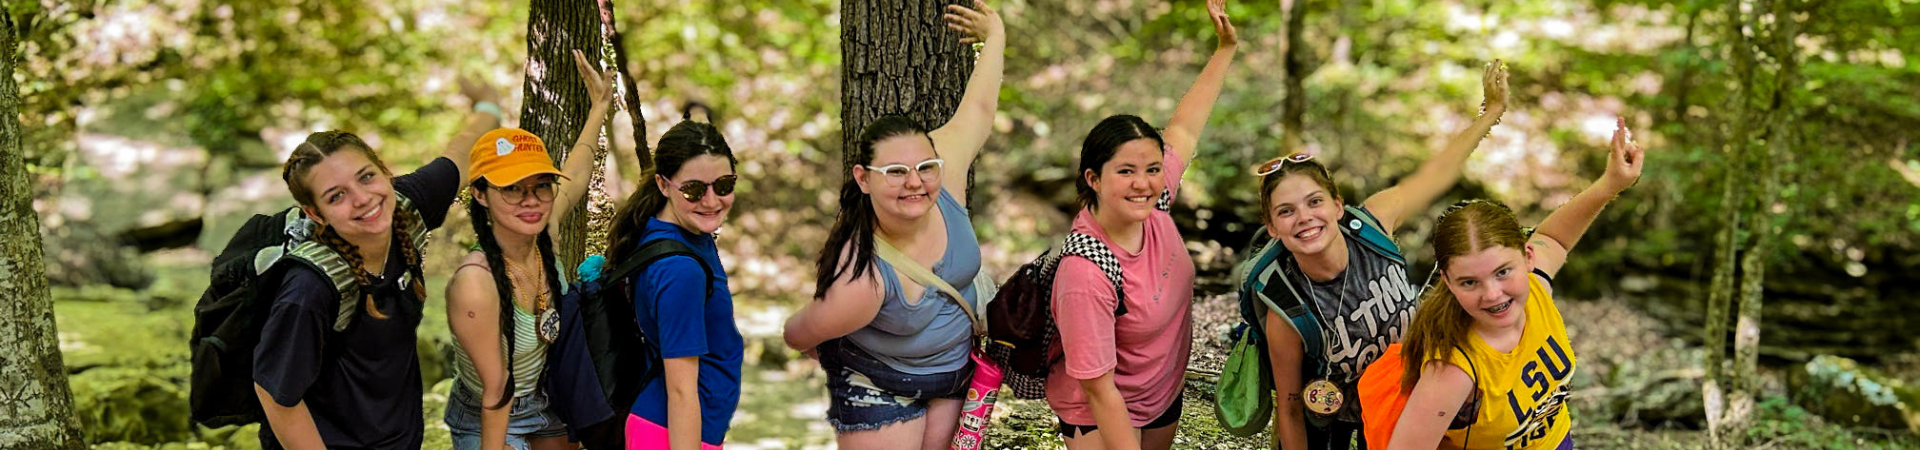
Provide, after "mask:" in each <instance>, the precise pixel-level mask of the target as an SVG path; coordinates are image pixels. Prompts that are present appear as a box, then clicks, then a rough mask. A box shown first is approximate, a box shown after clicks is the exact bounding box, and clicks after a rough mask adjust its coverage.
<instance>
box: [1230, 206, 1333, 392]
mask: <svg viewBox="0 0 1920 450" xmlns="http://www.w3.org/2000/svg"><path fill="white" fill-rule="evenodd" d="M1259 232H1260V233H1265V232H1266V231H1265V230H1264V229H1262V230H1261V231H1259ZM1292 260H1293V253H1291V252H1288V251H1287V249H1286V247H1284V246H1280V245H1268V246H1267V247H1266V248H1265V249H1264V250H1263V251H1261V252H1260V254H1259V256H1258V257H1257V258H1256V259H1255V261H1259V262H1257V263H1255V265H1254V266H1253V268H1252V269H1251V272H1250V273H1248V277H1247V283H1245V284H1243V285H1242V287H1241V289H1242V293H1241V295H1243V297H1242V298H1246V297H1244V296H1251V297H1252V298H1253V299H1255V300H1256V301H1257V302H1258V303H1256V304H1255V308H1254V311H1256V312H1264V311H1280V312H1281V314H1282V315H1285V316H1286V317H1287V323H1288V324H1289V325H1292V326H1293V331H1294V332H1295V333H1298V334H1299V335H1300V347H1301V354H1302V355H1303V356H1305V357H1306V358H1307V361H1313V362H1314V364H1313V365H1312V370H1313V373H1314V374H1316V375H1318V374H1322V373H1325V372H1326V367H1325V366H1326V363H1327V361H1326V359H1327V358H1326V355H1325V354H1324V353H1325V350H1324V349H1325V348H1326V343H1325V341H1326V335H1325V330H1323V329H1322V328H1321V326H1320V318H1319V317H1318V315H1317V314H1316V313H1315V312H1314V307H1313V305H1311V304H1310V302H1307V301H1306V296H1305V295H1302V294H1301V292H1300V291H1299V289H1298V288H1295V287H1294V286H1293V280H1292V279H1291V277H1288V276H1287V274H1286V271H1285V270H1284V269H1283V268H1284V267H1285V266H1286V264H1287V263H1288V262H1289V261H1292ZM1262 306H1264V307H1265V308H1266V309H1264V310H1263V309H1261V308H1260V307H1262ZM1264 316H1265V314H1259V317H1254V318H1252V319H1253V320H1261V317H1264ZM1255 323H1259V322H1255Z"/></svg>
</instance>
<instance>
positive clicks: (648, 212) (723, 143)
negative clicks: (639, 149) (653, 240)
mask: <svg viewBox="0 0 1920 450" xmlns="http://www.w3.org/2000/svg"><path fill="white" fill-rule="evenodd" d="M695 105H698V104H697V103H696V104H695ZM693 106H694V105H688V108H687V110H688V111H689V112H688V113H687V115H685V116H682V120H681V121H680V123H678V124H675V125H674V126H673V128H669V129H667V134H664V135H661V136H660V145H658V146H656V147H657V148H655V149H654V151H653V170H650V171H647V172H645V173H642V174H640V186H639V189H636V190H634V191H633V194H632V195H629V196H627V203H626V204H625V205H622V206H621V207H620V210H619V212H616V213H614V215H613V217H614V220H613V231H612V235H611V236H612V239H613V242H612V245H611V246H610V248H608V249H607V253H608V257H607V265H609V266H617V265H619V263H620V261H622V260H624V259H626V258H627V257H628V256H631V254H632V252H633V251H634V250H638V249H639V248H640V241H641V240H642V239H644V238H645V235H646V229H647V219H650V218H653V217H654V216H658V215H660V210H662V209H665V208H666V207H667V201H668V198H667V193H666V192H661V191H660V182H659V180H655V179H654V175H655V174H660V175H664V176H666V177H667V178H673V176H674V175H678V174H679V173H680V166H682V165H685V164H686V163H687V161H688V160H692V159H693V158H695V157H698V156H702V155H718V156H725V157H727V167H728V168H733V167H735V166H737V165H738V164H739V161H738V160H736V159H734V158H733V149H732V148H730V147H727V140H726V139H725V138H722V137H721V136H720V130H717V129H714V127H713V125H709V124H706V123H702V122H695V121H692V120H685V118H686V117H688V116H691V114H692V113H691V111H692V107H693ZM702 107H704V106H702Z"/></svg>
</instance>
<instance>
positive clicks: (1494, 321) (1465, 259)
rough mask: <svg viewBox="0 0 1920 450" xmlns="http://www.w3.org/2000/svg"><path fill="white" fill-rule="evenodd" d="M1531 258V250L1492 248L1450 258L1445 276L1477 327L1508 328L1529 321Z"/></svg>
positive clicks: (1444, 271) (1443, 272)
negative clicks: (1527, 312) (1528, 303)
mask: <svg viewBox="0 0 1920 450" xmlns="http://www.w3.org/2000/svg"><path fill="white" fill-rule="evenodd" d="M1531 258H1532V255H1531V254H1530V253H1529V251H1523V250H1520V249H1515V248H1512V247H1505V246H1494V247H1488V248H1484V249H1481V250H1479V251H1475V252H1471V253H1466V254H1462V255H1459V256H1455V257H1453V258H1451V259H1448V260H1447V262H1446V267H1444V268H1442V271H1441V275H1442V277H1443V278H1444V279H1445V280H1446V283H1447V290H1448V291H1450V292H1452V293H1453V297H1454V299H1456V300H1457V301H1458V302H1459V303H1460V308H1461V309H1464V310H1466V311H1467V314H1468V315H1470V316H1472V317H1473V320H1474V325H1475V326H1476V327H1480V328H1489V329H1501V328H1508V327H1513V326H1515V325H1516V324H1518V323H1521V322H1522V321H1525V320H1526V308H1525V306H1526V302H1527V295H1528V294H1529V292H1530V291H1529V290H1528V289H1527V278H1528V277H1527V274H1528V273H1530V272H1532V271H1533V264H1532V263H1531V261H1530V260H1531Z"/></svg>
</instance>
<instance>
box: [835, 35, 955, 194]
mask: <svg viewBox="0 0 1920 450" xmlns="http://www.w3.org/2000/svg"><path fill="white" fill-rule="evenodd" d="M951 4H962V2H961V1H959V0H939V1H898V0H841V2H840V11H841V24H842V26H841V29H840V52H841V55H842V56H841V63H840V66H841V77H842V78H841V94H840V103H841V107H840V132H841V145H842V147H841V149H842V153H841V155H842V157H841V164H840V170H841V173H842V175H843V176H851V175H852V173H853V164H855V163H865V162H866V161H853V158H852V154H853V151H852V150H853V145H854V141H855V140H858V139H859V138H860V130H861V129H863V128H866V126H867V124H868V123H872V122H873V120H874V119H877V118H880V116H883V115H887V114H900V115H905V116H907V117H911V118H913V120H915V121H917V122H919V123H920V125H921V126H924V127H928V128H934V127H939V126H940V125H943V124H945V123H947V119H950V118H952V117H953V113H954V111H956V110H957V109H958V108H959V107H960V96H961V94H964V93H965V92H966V88H967V77H968V75H971V74H972V73H973V59H974V58H973V49H972V48H970V47H968V46H966V45H963V44H961V43H960V34H959V33H958V32H955V31H953V30H951V29H948V28H947V25H946V23H945V21H944V20H943V19H941V15H942V14H944V13H945V11H946V7H947V5H951ZM969 4H970V3H969ZM935 150H936V151H937V150H938V149H935ZM967 185H968V186H967V187H968V188H971V186H972V185H973V174H971V173H969V174H967ZM968 198H973V197H971V196H969V197H968Z"/></svg>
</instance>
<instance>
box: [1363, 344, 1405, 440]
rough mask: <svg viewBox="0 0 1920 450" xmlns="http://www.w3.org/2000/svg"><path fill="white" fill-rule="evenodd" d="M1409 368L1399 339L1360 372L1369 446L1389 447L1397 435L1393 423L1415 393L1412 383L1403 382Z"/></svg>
mask: <svg viewBox="0 0 1920 450" xmlns="http://www.w3.org/2000/svg"><path fill="white" fill-rule="evenodd" d="M1406 372H1407V366H1406V358H1403V357H1401V356H1400V343H1398V342H1395V343H1393V345H1389V346H1387V350H1386V352H1385V353H1382V354H1380V358H1379V359H1375V360H1373V363H1372V364H1368V365H1367V370H1366V371H1363V372H1361V373H1360V421H1361V423H1362V427H1363V428H1362V429H1363V430H1364V432H1365V433H1364V434H1365V436H1366V438H1367V448H1373V449H1386V448H1387V441H1388V440H1389V439H1392V438H1393V427H1394V425H1396V424H1398V423H1399V422H1400V412H1401V411H1404V410H1406V409H1407V398H1408V397H1411V396H1412V395H1413V389H1411V388H1412V386H1404V387H1403V386H1401V385H1400V381H1401V380H1402V379H1404V378H1403V377H1402V376H1403V375H1405V374H1406Z"/></svg>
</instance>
